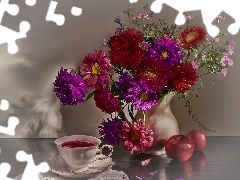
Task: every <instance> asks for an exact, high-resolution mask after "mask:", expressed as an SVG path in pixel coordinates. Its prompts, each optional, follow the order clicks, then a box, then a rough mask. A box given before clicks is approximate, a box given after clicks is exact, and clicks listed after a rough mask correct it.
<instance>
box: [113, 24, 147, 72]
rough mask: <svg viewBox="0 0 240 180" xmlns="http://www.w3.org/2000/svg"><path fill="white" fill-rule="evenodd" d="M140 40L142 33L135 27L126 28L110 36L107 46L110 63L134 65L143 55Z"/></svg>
mask: <svg viewBox="0 0 240 180" xmlns="http://www.w3.org/2000/svg"><path fill="white" fill-rule="evenodd" d="M142 42H143V37H142V35H141V34H139V33H138V32H137V31H136V30H135V29H127V30H126V31H124V32H123V33H117V34H116V35H115V36H113V37H111V38H110V40H109V47H110V49H111V50H110V59H111V61H112V63H113V64H116V65H118V66H120V67H124V68H132V67H134V66H136V65H137V64H138V63H139V62H140V61H141V59H142V56H143V52H144V50H143V49H142V48H141V44H142Z"/></svg>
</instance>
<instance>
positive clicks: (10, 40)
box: [0, 0, 36, 54]
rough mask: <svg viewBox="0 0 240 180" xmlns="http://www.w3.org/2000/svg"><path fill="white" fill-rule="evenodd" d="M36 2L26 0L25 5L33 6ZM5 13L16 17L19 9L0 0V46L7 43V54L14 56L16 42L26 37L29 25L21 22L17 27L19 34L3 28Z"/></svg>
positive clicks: (7, 0) (6, 1) (16, 49)
mask: <svg viewBox="0 0 240 180" xmlns="http://www.w3.org/2000/svg"><path fill="white" fill-rule="evenodd" d="M35 1H36V0H26V1H25V2H26V4H27V5H34V4H35V3H34V2H35ZM5 12H7V13H9V14H10V15H12V16H16V15H17V14H18V12H19V7H18V6H17V5H16V4H9V0H2V1H1V2H0V32H1V33H0V45H1V44H4V43H7V44H8V52H9V53H10V54H15V53H16V52H18V46H17V45H16V42H15V41H16V40H18V39H22V38H25V37H27V35H26V34H27V32H28V31H29V30H30V24H29V23H28V22H26V21H23V22H21V23H20V25H19V32H16V31H13V30H12V29H9V28H7V27H5V26H2V25H1V22H2V18H3V15H4V13H5Z"/></svg>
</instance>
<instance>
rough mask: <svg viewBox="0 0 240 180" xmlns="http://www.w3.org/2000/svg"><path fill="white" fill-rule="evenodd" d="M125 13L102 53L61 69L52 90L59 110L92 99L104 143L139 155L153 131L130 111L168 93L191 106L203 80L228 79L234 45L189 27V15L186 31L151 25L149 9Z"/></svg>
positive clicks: (160, 23) (160, 21) (163, 24)
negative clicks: (101, 115)
mask: <svg viewBox="0 0 240 180" xmlns="http://www.w3.org/2000/svg"><path fill="white" fill-rule="evenodd" d="M123 13H124V15H125V16H127V19H128V20H127V23H125V24H124V23H123V22H122V20H121V18H120V17H117V18H115V20H114V22H115V23H117V25H118V27H117V29H116V31H115V33H113V34H112V36H111V37H109V38H105V39H104V40H103V43H102V45H101V48H100V49H98V50H96V49H95V51H94V52H93V53H91V54H87V55H85V57H84V58H83V59H81V61H80V63H79V66H78V67H77V68H76V69H64V68H63V67H62V68H61V69H60V71H59V72H58V75H57V76H56V80H55V82H54V91H55V92H56V96H57V97H58V98H59V99H60V101H61V103H62V104H63V105H72V106H74V105H76V104H77V103H84V102H85V101H87V100H88V99H89V98H92V97H93V98H94V100H95V104H96V106H97V107H98V108H100V109H101V110H102V111H103V112H105V113H107V114H109V118H107V119H105V120H103V121H102V122H101V124H100V125H99V126H98V128H99V133H100V135H101V136H102V138H103V139H104V140H105V141H107V142H108V143H109V144H112V145H114V144H119V143H121V144H122V146H123V147H125V148H126V149H128V150H130V151H131V153H140V152H142V151H144V149H146V148H148V147H150V146H151V144H152V134H153V132H152V131H151V130H150V129H149V128H148V126H146V125H145V123H144V121H142V120H138V119H134V116H133V112H134V110H142V111H143V112H144V111H148V110H149V109H151V108H152V107H153V106H154V105H155V104H156V103H157V102H158V101H159V99H160V98H164V97H165V95H166V94H168V93H169V92H175V93H176V94H177V95H179V97H181V98H184V99H185V100H186V102H189V101H188V99H189V95H190V94H191V92H192V91H193V90H194V88H193V87H194V85H195V84H197V82H198V81H200V82H201V77H202V76H204V75H208V74H223V75H224V76H226V74H227V68H228V66H233V60H232V59H231V58H230V56H231V55H232V54H233V53H234V41H233V39H230V40H229V41H227V42H225V43H223V44H220V42H221V41H220V39H221V37H222V36H223V35H224V34H220V35H219V36H217V37H215V38H212V37H210V36H208V35H207V33H206V31H205V29H204V28H203V27H201V26H196V25H194V26H189V24H190V21H191V22H192V19H193V18H192V17H191V16H187V15H186V16H185V17H186V20H187V27H178V26H176V25H175V24H167V23H166V22H165V21H164V20H163V19H161V18H159V19H158V21H155V22H153V21H152V18H153V16H154V13H153V12H151V11H150V10H149V6H148V5H147V6H144V7H143V9H142V10H141V11H140V12H139V13H137V14H136V15H134V14H133V13H132V11H131V9H128V10H125V11H123ZM221 17H222V16H220V15H219V17H218V20H219V19H221ZM104 49H106V50H104ZM199 72H201V74H199ZM201 87H202V83H200V88H201ZM124 108H128V111H129V114H130V117H131V118H132V119H131V120H128V119H127V118H126V116H125V114H124V111H123V110H124ZM189 111H190V112H191V106H189ZM196 121H197V120H196ZM197 122H198V123H199V124H200V125H201V126H202V127H204V125H202V124H201V122H200V121H197Z"/></svg>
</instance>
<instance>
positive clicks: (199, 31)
mask: <svg viewBox="0 0 240 180" xmlns="http://www.w3.org/2000/svg"><path fill="white" fill-rule="evenodd" d="M205 36H206V31H205V30H204V29H203V28H202V27H201V26H191V27H189V28H187V29H185V30H184V31H183V32H182V33H181V34H180V37H179V40H180V43H181V44H182V47H183V48H185V49H188V48H190V47H192V46H194V45H196V44H198V43H200V42H202V41H203V40H204V39H205Z"/></svg>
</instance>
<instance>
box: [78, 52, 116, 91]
mask: <svg viewBox="0 0 240 180" xmlns="http://www.w3.org/2000/svg"><path fill="white" fill-rule="evenodd" d="M79 69H80V72H81V75H82V77H83V80H84V82H85V84H86V85H87V86H88V88H95V89H101V88H103V87H104V86H108V85H109V84H110V76H109V73H111V72H112V71H113V69H112V67H111V64H110V61H109V59H108V57H107V55H106V54H105V52H104V51H102V50H99V51H97V50H95V53H94V54H88V55H86V56H85V57H84V59H83V60H82V63H81V64H80V66H79Z"/></svg>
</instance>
